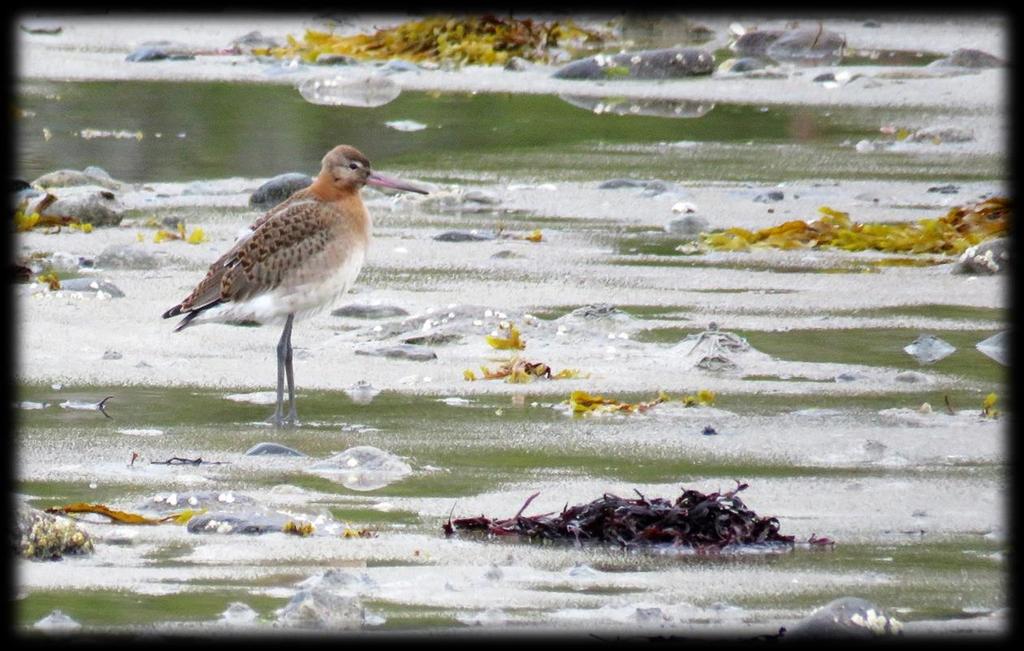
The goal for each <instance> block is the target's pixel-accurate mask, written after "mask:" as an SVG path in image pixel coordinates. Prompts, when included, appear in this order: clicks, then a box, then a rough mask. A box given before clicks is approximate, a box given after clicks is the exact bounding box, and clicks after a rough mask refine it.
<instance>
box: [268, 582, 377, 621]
mask: <svg viewBox="0 0 1024 651" xmlns="http://www.w3.org/2000/svg"><path fill="white" fill-rule="evenodd" d="M365 619H366V612H365V610H364V608H363V604H362V602H361V601H360V600H359V599H358V598H357V597H353V596H343V595H337V594H335V593H333V592H331V591H329V590H325V589H321V588H313V589H308V590H300V591H299V592H297V593H296V594H295V596H294V597H292V599H291V601H289V602H288V604H287V605H285V606H284V607H283V608H281V609H279V610H278V611H277V621H278V623H279V624H281V625H284V626H294V627H298V628H328V629H342V630H346V629H358V628H362V626H363V623H364V622H365Z"/></svg>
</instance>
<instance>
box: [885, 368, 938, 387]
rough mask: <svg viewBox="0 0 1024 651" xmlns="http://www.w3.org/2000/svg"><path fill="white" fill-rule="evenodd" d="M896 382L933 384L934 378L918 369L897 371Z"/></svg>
mask: <svg viewBox="0 0 1024 651" xmlns="http://www.w3.org/2000/svg"><path fill="white" fill-rule="evenodd" d="M893 379H894V380H895V381H896V382H904V383H906V384H931V383H932V379H931V378H930V377H929V376H926V375H925V374H923V373H918V372H916V371H904V372H902V373H897V374H896V377H895V378H893Z"/></svg>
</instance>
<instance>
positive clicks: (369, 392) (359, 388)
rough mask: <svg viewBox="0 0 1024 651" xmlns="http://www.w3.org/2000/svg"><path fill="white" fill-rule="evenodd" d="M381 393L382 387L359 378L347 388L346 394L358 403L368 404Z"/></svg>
mask: <svg viewBox="0 0 1024 651" xmlns="http://www.w3.org/2000/svg"><path fill="white" fill-rule="evenodd" d="M378 393H380V389H378V388H376V387H374V386H373V385H372V384H370V383H369V382H367V381H366V380H359V381H358V382H356V383H355V384H353V385H352V386H349V387H347V388H346V389H345V394H346V395H347V396H348V397H349V398H351V399H352V402H354V403H356V404H357V405H368V404H370V403H371V402H373V399H374V398H376V397H377V394H378Z"/></svg>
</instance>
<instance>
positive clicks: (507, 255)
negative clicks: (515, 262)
mask: <svg viewBox="0 0 1024 651" xmlns="http://www.w3.org/2000/svg"><path fill="white" fill-rule="evenodd" d="M522 257H523V256H521V255H519V254H518V253H516V252H515V251H512V250H510V249H502V250H501V251H498V252H497V253H495V254H494V255H492V256H491V260H511V259H513V258H522Z"/></svg>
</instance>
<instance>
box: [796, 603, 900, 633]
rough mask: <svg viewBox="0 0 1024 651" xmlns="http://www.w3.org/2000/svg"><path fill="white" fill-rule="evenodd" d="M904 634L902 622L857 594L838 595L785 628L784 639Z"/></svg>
mask: <svg viewBox="0 0 1024 651" xmlns="http://www.w3.org/2000/svg"><path fill="white" fill-rule="evenodd" d="M902 634H903V624H902V623H901V622H899V621H898V620H897V619H895V618H893V617H891V616H890V615H888V614H886V613H885V612H884V611H883V610H882V609H881V608H879V607H878V606H876V605H875V604H873V603H871V602H870V601H867V600H865V599H861V598H859V597H840V598H839V599H836V600H834V601H830V602H829V603H827V604H825V605H824V606H822V607H821V608H818V609H817V610H815V611H814V612H812V613H811V614H810V615H808V616H807V617H805V618H803V619H801V620H800V621H799V622H797V623H796V624H795V625H794V626H793V627H792V628H791V629H789V630H787V631H786V636H785V639H786V640H789V639H809V638H819V639H820V638H829V639H836V638H840V639H844V638H845V639H851V638H852V639H874V638H878V637H893V636H897V635H902Z"/></svg>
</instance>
